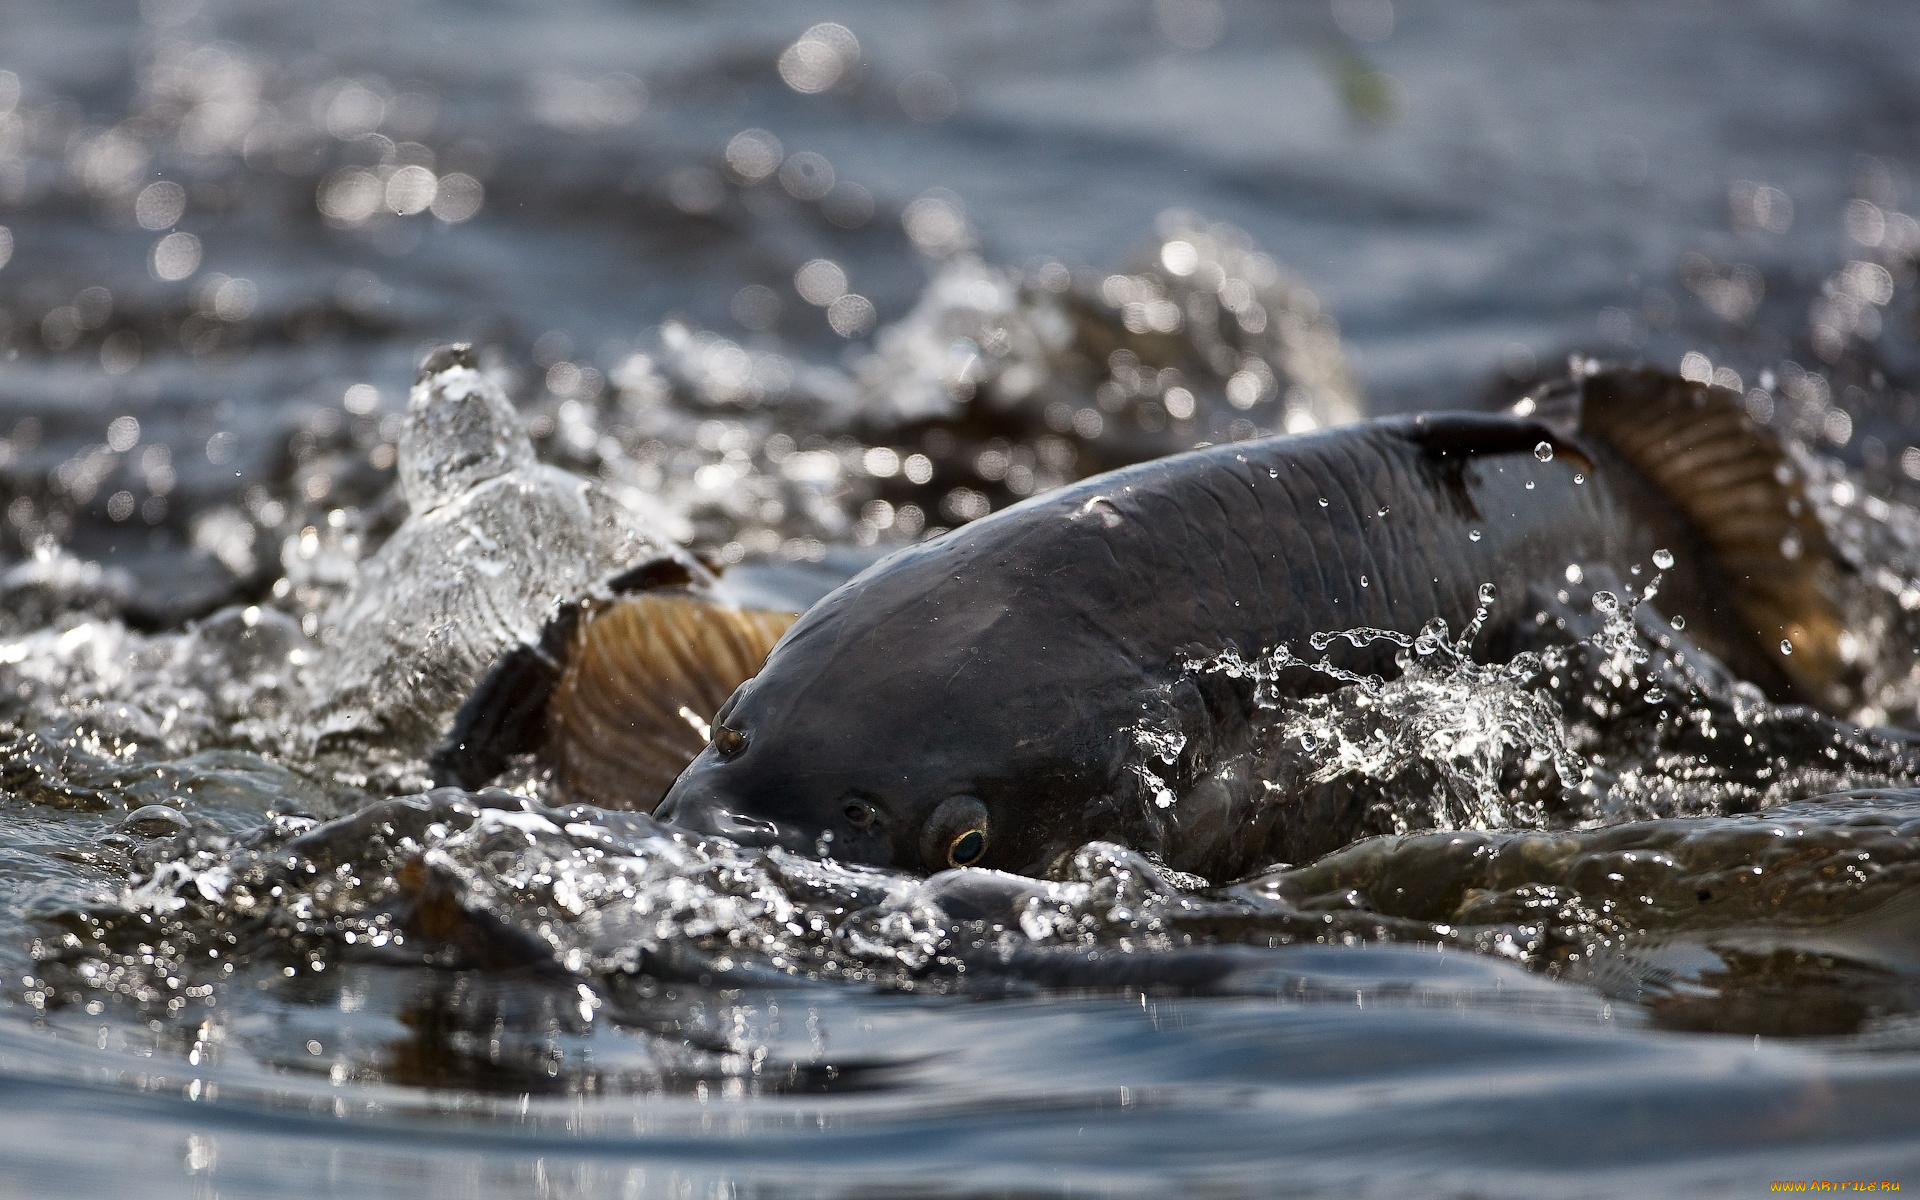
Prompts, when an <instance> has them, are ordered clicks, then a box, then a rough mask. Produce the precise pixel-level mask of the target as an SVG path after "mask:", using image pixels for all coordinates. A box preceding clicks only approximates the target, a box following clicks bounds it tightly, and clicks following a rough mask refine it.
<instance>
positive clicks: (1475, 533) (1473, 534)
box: [1467, 529, 1480, 542]
mask: <svg viewBox="0 0 1920 1200" xmlns="http://www.w3.org/2000/svg"><path fill="white" fill-rule="evenodd" d="M1467 540H1468V541H1470V542H1477V541H1479V540H1480V531H1479V530H1478V529H1475V530H1472V531H1470V532H1469V533H1468V534H1467Z"/></svg>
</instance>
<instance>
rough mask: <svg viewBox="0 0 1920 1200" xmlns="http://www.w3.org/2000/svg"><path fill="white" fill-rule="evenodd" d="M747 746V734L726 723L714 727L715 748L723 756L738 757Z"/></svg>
mask: <svg viewBox="0 0 1920 1200" xmlns="http://www.w3.org/2000/svg"><path fill="white" fill-rule="evenodd" d="M746 748H747V735H746V734H744V733H742V732H741V731H740V730H738V729H729V728H728V727H726V726H725V725H715V726H714V727H713V749H714V751H715V752H716V753H717V754H719V755H720V757H721V758H738V757H740V752H741V751H742V750H745V749H746Z"/></svg>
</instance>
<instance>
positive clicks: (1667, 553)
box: [1653, 550, 1673, 571]
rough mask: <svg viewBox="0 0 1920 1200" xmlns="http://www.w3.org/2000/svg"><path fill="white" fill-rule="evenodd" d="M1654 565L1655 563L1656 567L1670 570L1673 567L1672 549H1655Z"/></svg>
mask: <svg viewBox="0 0 1920 1200" xmlns="http://www.w3.org/2000/svg"><path fill="white" fill-rule="evenodd" d="M1653 565H1654V566H1656V567H1659V568H1660V569H1661V570H1662V571H1666V570H1670V569H1672V567H1673V551H1671V550H1655V551H1654V552H1653Z"/></svg>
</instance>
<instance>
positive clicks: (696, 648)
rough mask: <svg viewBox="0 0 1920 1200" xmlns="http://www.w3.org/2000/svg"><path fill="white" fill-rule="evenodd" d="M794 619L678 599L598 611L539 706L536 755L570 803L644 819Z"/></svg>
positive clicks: (629, 602) (628, 602) (619, 602)
mask: <svg viewBox="0 0 1920 1200" xmlns="http://www.w3.org/2000/svg"><path fill="white" fill-rule="evenodd" d="M795 619H796V618H795V614H793V613H784V612H767V611H763V610H752V609H738V608H729V607H726V606H723V605H719V604H715V603H714V602H712V601H710V600H707V599H705V598H703V597H700V596H697V595H693V594H690V593H687V592H680V591H658V592H642V593H639V594H638V595H631V596H623V597H620V598H619V599H616V600H613V601H611V602H608V603H606V604H604V605H601V606H597V607H596V608H595V610H594V611H592V612H591V613H590V614H589V615H588V616H586V617H585V618H583V619H582V620H581V621H580V622H579V623H578V624H577V625H576V626H575V628H574V631H573V636H572V640H571V644H570V645H569V646H568V648H567V652H566V660H565V666H564V667H562V669H561V672H560V678H559V680H558V682H557V683H556V684H555V685H554V688H553V692H552V694H551V696H550V698H549V699H548V701H547V711H546V728H547V744H546V747H545V750H544V752H543V757H544V758H545V759H546V760H547V762H548V763H549V764H550V765H551V766H552V767H553V769H554V772H555V774H556V775H557V776H558V778H559V780H560V782H561V783H562V784H563V785H564V786H565V787H566V789H567V791H568V792H569V793H571V794H572V795H574V796H575V797H577V798H579V799H581V800H586V801H590V802H592V803H595V804H600V805H604V806H607V807H612V808H639V809H643V810H649V811H650V810H651V809H652V808H653V806H654V805H655V804H656V803H658V802H659V800H660V797H661V796H663V795H665V794H666V790H667V788H668V787H669V786H670V785H671V784H672V783H673V781H674V780H675V779H676V778H678V777H679V775H680V772H681V771H682V770H683V769H685V767H686V765H687V764H688V763H689V762H692V761H693V758H694V756H695V755H696V754H698V753H700V750H701V749H702V748H703V747H704V746H705V745H706V744H707V731H706V726H707V725H709V724H710V723H711V722H712V720H713V714H714V713H715V712H717V711H719V708H720V706H721V705H722V704H723V703H725V702H726V699H727V697H728V696H730V695H732V694H733V690H734V689H735V688H737V687H739V686H740V685H741V684H742V683H744V682H746V681H747V680H748V679H750V678H752V677H753V676H754V675H755V674H756V673H758V672H759V670H760V665H761V664H762V663H764V662H765V661H766V658H767V653H768V651H770V650H772V649H773V644H774V643H775V642H777V641H779V640H780V635H781V634H783V633H785V632H786V630H787V626H789V625H791V624H793V622H794V620H795Z"/></svg>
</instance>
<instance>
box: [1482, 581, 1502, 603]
mask: <svg viewBox="0 0 1920 1200" xmlns="http://www.w3.org/2000/svg"><path fill="white" fill-rule="evenodd" d="M1499 598H1500V589H1499V588H1497V587H1494V586H1493V585H1492V584H1490V583H1483V584H1481V585H1480V603H1482V604H1486V605H1491V604H1492V603H1493V602H1494V601H1495V600H1498V599H1499Z"/></svg>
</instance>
